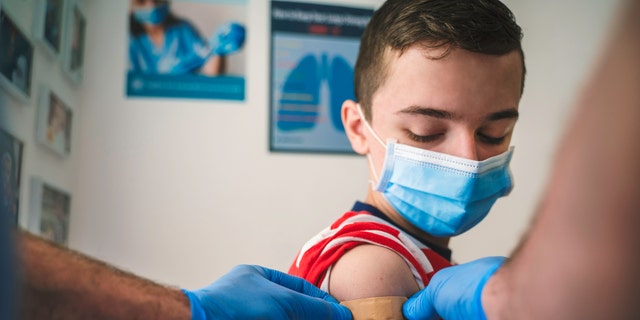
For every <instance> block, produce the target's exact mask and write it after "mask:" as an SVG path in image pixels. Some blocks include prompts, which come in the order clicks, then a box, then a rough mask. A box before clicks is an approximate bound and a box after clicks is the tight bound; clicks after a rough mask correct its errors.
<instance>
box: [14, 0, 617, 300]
mask: <svg viewBox="0 0 640 320" xmlns="http://www.w3.org/2000/svg"><path fill="white" fill-rule="evenodd" d="M5 1H9V0H3V2H5ZM9 2H13V3H14V7H16V8H17V7H19V6H22V5H26V4H25V3H28V2H29V1H27V0H22V1H19V0H13V1H9ZM324 2H325V3H347V4H349V3H350V4H359V5H365V4H370V5H374V4H376V3H379V2H380V1H378V0H367V1H366V2H364V1H357V0H353V1H351V2H347V1H338V0H335V1H331V2H329V1H324ZM505 2H506V3H507V4H508V5H509V6H510V8H511V9H512V10H513V11H514V13H515V15H516V17H517V20H518V22H519V24H520V25H521V26H522V27H523V29H524V33H525V38H524V49H525V54H526V59H527V67H528V75H527V83H526V88H525V94H524V97H523V100H522V103H521V105H520V111H521V118H520V120H519V123H518V125H517V129H516V133H515V136H514V140H513V142H514V145H516V153H515V156H514V159H513V162H512V169H513V172H514V175H515V179H516V188H515V189H514V191H513V192H512V194H511V196H510V197H508V198H505V199H502V200H500V201H499V202H498V204H497V205H496V207H495V209H494V211H493V212H492V214H491V215H490V216H489V217H488V218H487V219H486V220H485V221H484V222H483V223H481V224H480V225H479V226H478V227H476V228H475V229H473V230H472V231H470V232H468V233H467V234H465V235H462V236H460V237H458V238H456V239H454V240H453V241H452V248H453V250H454V259H456V260H457V261H459V262H465V261H468V260H470V259H473V258H477V257H480V256H485V255H507V254H509V253H510V252H511V250H512V248H513V247H514V246H515V245H516V244H517V242H518V240H519V238H520V235H521V234H522V233H523V231H524V230H526V227H527V225H528V223H529V220H530V216H531V214H532V213H533V212H534V208H535V206H536V203H537V199H538V197H539V196H540V194H541V191H542V189H543V188H544V184H545V181H546V174H547V171H548V170H549V166H550V165H551V164H552V156H553V154H554V151H555V148H556V143H557V141H558V137H559V135H560V134H561V132H562V130H563V127H562V125H563V123H564V122H565V121H566V118H567V116H568V110H569V106H570V104H571V101H572V98H573V96H574V94H575V93H576V90H577V89H578V88H579V84H580V80H581V79H582V78H583V76H584V75H585V74H586V72H587V70H588V68H589V66H590V64H591V62H592V60H593V59H594V57H595V54H596V51H597V48H598V45H599V43H600V41H601V40H602V38H603V36H604V29H605V28H606V26H607V24H608V22H609V20H610V18H611V15H612V12H613V8H614V7H615V4H616V3H617V2H612V1H600V0H582V1H578V0H567V1H555V0H539V1H527V0H509V1H505ZM268 3H269V2H268V1H259V0H250V1H249V2H248V5H247V9H248V17H249V18H248V32H249V38H248V39H249V41H248V43H247V47H246V48H245V50H246V54H247V56H246V61H247V65H246V75H247V100H246V101H244V102H228V101H198V100H166V99H128V98H126V97H125V94H124V88H125V84H124V82H123V81H124V77H125V68H126V42H127V39H126V37H127V29H126V28H127V21H126V12H127V10H128V2H127V1H125V0H119V1H104V0H86V1H84V5H85V8H86V14H87V17H88V29H87V48H86V58H85V77H84V84H83V87H82V88H81V89H80V91H79V92H77V93H73V95H72V96H73V97H72V98H73V101H71V102H70V103H72V104H73V105H74V106H76V110H75V111H76V114H78V115H80V116H79V117H78V119H79V124H80V125H79V126H77V127H79V129H78V131H76V134H75V136H74V149H75V155H74V159H72V160H71V161H58V162H55V161H54V162H53V163H52V164H47V165H45V163H49V162H51V161H52V160H51V159H49V158H47V157H45V156H44V155H43V156H42V157H41V155H40V154H39V152H36V151H35V150H31V151H29V149H28V151H29V152H28V154H27V155H28V157H27V158H28V159H27V160H28V161H27V167H26V171H36V170H39V169H38V168H39V167H38V164H39V165H41V166H42V170H46V171H47V172H50V173H51V175H52V176H53V178H54V179H55V181H56V182H58V183H59V184H61V185H62V187H67V188H68V189H70V190H71V191H72V192H73V204H72V213H71V214H72V216H71V227H70V246H71V247H72V248H76V249H79V250H81V251H83V252H86V253H88V254H90V255H93V256H96V257H98V258H100V259H104V260H106V261H108V262H110V263H113V264H115V265H117V266H119V267H122V268H125V269H127V270H130V271H133V272H134V273H137V274H140V275H143V276H146V277H149V278H152V279H154V280H158V281H161V282H165V283H171V284H175V285H179V286H186V287H189V288H195V287H198V286H202V285H205V284H206V283H208V282H209V281H212V280H214V279H215V278H217V277H218V276H220V275H221V274H223V273H225V272H226V271H228V270H229V269H230V268H231V267H232V266H233V265H236V264H239V263H255V264H262V265H266V266H270V267H274V268H278V269H286V268H287V267H288V265H289V263H290V262H291V260H292V259H293V257H294V256H295V254H296V252H297V250H298V249H299V248H300V246H301V245H302V244H303V243H304V242H305V241H306V240H307V239H308V238H309V237H311V236H312V235H314V234H315V233H316V232H318V231H319V230H320V229H321V228H324V227H325V226H327V225H328V223H330V222H331V221H332V220H333V219H335V218H336V217H338V216H339V215H341V214H342V213H343V212H344V211H345V210H347V209H349V208H350V206H351V205H352V203H353V201H354V200H356V199H362V198H363V197H364V195H365V191H366V187H367V169H366V161H365V159H364V158H362V157H357V156H347V155H309V154H288V153H270V152H269V151H268V138H267V135H268V118H269V117H268V109H269V105H268V101H269V93H268V83H269V82H268V81H269V74H268V73H269V68H268V65H269V32H268V30H269V20H268V18H269V17H268V12H269V11H268V8H269V6H268ZM16 11H18V9H16ZM23 11H25V12H24V13H23V14H28V10H23ZM43 64H44V63H39V66H40V68H41V69H40V70H44V69H45V68H46V67H43V66H42V65H43ZM40 72H43V73H44V72H45V71H40ZM41 77H42V79H43V80H44V81H51V82H54V83H56V85H59V86H61V89H60V90H68V91H69V92H71V91H72V90H71V89H67V85H66V84H65V83H64V82H61V81H58V79H57V76H56V77H54V78H48V76H45V75H42V74H41ZM65 92H66V91H65ZM74 92H75V91H74ZM13 104H14V103H11V101H9V104H8V109H10V110H9V112H8V113H9V114H10V117H11V123H12V124H14V122H15V123H17V124H25V123H30V122H29V121H31V117H32V115H30V114H29V113H30V112H31V111H32V110H33V109H34V108H33V107H27V108H20V107H17V106H15V105H13ZM14 119H15V120H14ZM13 127H15V130H16V131H18V132H19V133H20V134H21V135H23V136H24V137H26V138H28V139H29V141H31V136H32V135H33V133H32V132H33V131H34V130H32V128H28V126H24V127H22V126H20V125H15V126H13ZM30 131H31V132H30ZM54 167H55V168H54ZM59 169H60V170H59ZM58 175H59V176H58ZM70 179H71V180H70ZM25 193H26V189H25V188H23V189H22V199H26V194H25ZM22 209H23V210H21V213H25V211H24V210H25V208H24V207H23V208H22Z"/></svg>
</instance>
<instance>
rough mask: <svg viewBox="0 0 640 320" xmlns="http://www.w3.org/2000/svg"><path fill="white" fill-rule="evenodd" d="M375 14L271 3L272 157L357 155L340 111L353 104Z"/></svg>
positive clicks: (334, 7)
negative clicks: (285, 154)
mask: <svg viewBox="0 0 640 320" xmlns="http://www.w3.org/2000/svg"><path fill="white" fill-rule="evenodd" d="M373 12H374V10H373V8H365V7H359V6H344V5H325V4H320V3H313V2H302V1H277V0H272V1H271V34H270V41H271V46H270V47H271V52H270V63H269V72H270V79H269V81H270V83H269V86H270V88H269V95H270V97H269V118H270V119H269V151H271V152H297V153H324V154H350V155H355V154H356V153H355V152H354V151H353V149H352V147H351V143H350V142H349V139H348V138H347V135H346V133H345V129H344V126H343V124H342V118H341V109H342V103H343V102H344V101H345V100H349V99H351V100H355V95H354V93H355V89H354V83H353V77H354V69H355V62H356V59H357V56H358V50H359V47H360V37H361V36H362V33H363V32H364V29H365V27H366V25H367V23H368V21H369V19H370V18H371V16H372V15H373ZM301 16H308V17H313V19H302V18H298V17H301ZM336 17H339V18H336Z"/></svg>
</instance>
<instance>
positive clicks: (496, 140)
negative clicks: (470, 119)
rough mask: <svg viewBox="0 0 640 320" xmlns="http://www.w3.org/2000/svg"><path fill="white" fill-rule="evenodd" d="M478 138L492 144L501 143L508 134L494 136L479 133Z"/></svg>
mask: <svg viewBox="0 0 640 320" xmlns="http://www.w3.org/2000/svg"><path fill="white" fill-rule="evenodd" d="M477 135H478V138H479V139H480V141H482V142H484V143H487V144H492V145H500V144H502V143H503V142H504V140H505V139H506V138H507V136H506V135H505V136H502V137H492V136H488V135H486V134H482V133H478V134H477Z"/></svg>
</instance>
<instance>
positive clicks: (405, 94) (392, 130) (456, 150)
mask: <svg viewBox="0 0 640 320" xmlns="http://www.w3.org/2000/svg"><path fill="white" fill-rule="evenodd" d="M441 54H442V49H423V48H421V47H418V46H413V47H411V48H409V49H407V50H406V51H405V52H404V53H403V54H402V55H401V56H398V54H397V53H394V54H390V55H389V56H390V57H389V58H388V59H390V62H389V71H388V75H387V77H386V80H385V82H384V83H383V84H382V85H381V86H380V88H379V89H378V90H377V91H376V92H375V94H374V95H373V99H372V113H371V114H372V119H371V126H372V128H373V130H374V131H375V132H376V133H377V134H378V136H380V138H382V140H383V141H385V140H386V139H388V138H394V139H397V140H398V142H399V143H402V144H407V145H411V146H414V147H418V148H422V149H428V150H432V151H437V152H441V153H446V154H449V155H453V156H457V157H461V158H467V159H472V160H484V159H487V158H489V157H492V156H495V155H498V154H500V153H503V152H505V151H507V149H508V148H509V144H510V141H511V135H512V133H513V128H514V126H515V123H516V120H517V117H518V103H519V101H520V96H521V90H522V88H521V81H522V72H523V71H522V60H521V59H522V58H521V56H520V54H519V53H518V52H517V51H513V52H511V53H508V54H506V55H502V56H492V55H485V54H478V53H473V52H470V51H466V50H462V49H453V50H452V51H451V52H450V53H449V54H448V55H447V56H446V57H444V58H442V59H429V58H428V57H437V56H440V55H441ZM361 133H362V134H363V135H364V138H363V140H364V141H363V142H364V145H363V146H362V147H361V148H360V150H358V148H356V146H355V145H354V149H356V151H357V152H359V153H363V154H366V153H371V156H372V158H373V159H372V160H373V161H374V165H375V168H376V171H378V172H379V171H380V170H381V169H382V164H383V161H384V147H383V146H382V145H381V144H380V143H379V142H377V141H376V140H375V138H374V137H373V136H372V135H371V133H369V132H368V131H367V130H362V131H361ZM352 144H353V139H352Z"/></svg>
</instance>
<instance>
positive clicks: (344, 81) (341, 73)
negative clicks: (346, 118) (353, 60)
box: [329, 55, 355, 132]
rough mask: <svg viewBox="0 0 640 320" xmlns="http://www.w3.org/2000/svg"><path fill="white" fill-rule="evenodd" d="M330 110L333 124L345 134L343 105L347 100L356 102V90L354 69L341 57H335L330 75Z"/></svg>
mask: <svg viewBox="0 0 640 320" xmlns="http://www.w3.org/2000/svg"><path fill="white" fill-rule="evenodd" d="M329 92H330V95H331V97H330V98H329V99H330V101H329V110H330V112H329V113H330V115H329V116H330V117H331V124H333V126H334V127H335V128H336V130H338V131H341V132H344V126H343V125H342V117H341V115H340V112H341V109H342V103H343V102H344V101H345V100H347V99H351V100H355V93H354V92H355V89H354V86H353V68H352V67H351V66H350V65H349V63H348V62H347V60H345V59H344V58H342V57H341V56H339V55H336V56H335V57H333V62H332V63H331V72H330V74H329Z"/></svg>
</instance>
